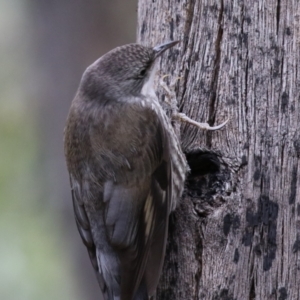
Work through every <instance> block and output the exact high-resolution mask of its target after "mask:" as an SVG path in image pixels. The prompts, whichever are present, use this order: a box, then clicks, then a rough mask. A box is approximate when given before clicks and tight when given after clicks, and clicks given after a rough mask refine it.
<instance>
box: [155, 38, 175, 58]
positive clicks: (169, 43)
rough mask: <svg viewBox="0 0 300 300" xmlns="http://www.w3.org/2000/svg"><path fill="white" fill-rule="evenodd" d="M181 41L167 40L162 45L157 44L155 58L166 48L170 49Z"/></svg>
mask: <svg viewBox="0 0 300 300" xmlns="http://www.w3.org/2000/svg"><path fill="white" fill-rule="evenodd" d="M179 42H180V41H173V42H167V43H164V44H161V45H157V46H155V47H154V48H153V50H154V52H155V59H156V58H157V57H159V56H161V55H162V54H163V53H164V52H165V51H166V50H168V49H169V48H171V47H173V46H175V45H176V44H178V43H179Z"/></svg>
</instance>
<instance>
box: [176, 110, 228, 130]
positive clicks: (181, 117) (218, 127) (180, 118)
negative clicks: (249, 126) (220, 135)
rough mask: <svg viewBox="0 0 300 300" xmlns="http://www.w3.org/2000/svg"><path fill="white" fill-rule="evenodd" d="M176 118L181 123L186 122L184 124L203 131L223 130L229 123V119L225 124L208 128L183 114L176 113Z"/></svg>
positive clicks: (207, 125)
mask: <svg viewBox="0 0 300 300" xmlns="http://www.w3.org/2000/svg"><path fill="white" fill-rule="evenodd" d="M177 118H178V119H179V120H180V121H183V122H186V123H189V124H192V125H194V126H197V127H198V128H200V129H204V130H218V129H221V128H223V127H224V126H225V125H226V124H227V123H228V121H229V119H227V120H226V121H225V122H223V123H222V124H220V125H217V126H210V125H209V124H208V123H199V122H196V121H194V120H193V119H191V118H189V117H188V116H187V115H186V114H183V113H178V114H177Z"/></svg>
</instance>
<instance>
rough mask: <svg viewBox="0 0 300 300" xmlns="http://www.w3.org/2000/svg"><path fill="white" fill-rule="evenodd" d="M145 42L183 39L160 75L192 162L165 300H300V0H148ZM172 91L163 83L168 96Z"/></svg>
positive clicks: (164, 281)
mask: <svg viewBox="0 0 300 300" xmlns="http://www.w3.org/2000/svg"><path fill="white" fill-rule="evenodd" d="M138 14H139V16H138V41H139V42H141V43H144V44H148V45H155V44H157V43H158V42H162V41H166V40H170V39H174V40H177V39H179V40H181V41H182V42H181V44H180V45H179V46H178V47H177V49H173V51H171V52H169V54H168V55H166V56H164V57H163V59H162V61H161V70H162V72H163V73H162V74H171V75H172V76H171V77H173V78H175V77H179V76H180V78H181V79H180V80H179V81H178V83H177V86H176V94H177V97H178V106H179V108H180V111H182V112H184V113H185V114H187V115H188V116H189V117H191V118H193V119H195V120H198V121H200V122H207V121H209V122H210V124H211V125H213V124H220V123H221V122H223V121H224V120H225V119H226V118H227V117H230V123H229V124H227V125H226V127H225V129H222V130H220V131H216V132H204V131H200V130H198V129H197V128H195V127H192V126H189V125H187V124H182V125H181V140H182V145H183V149H184V151H185V152H186V153H187V158H188V161H189V163H190V166H191V170H192V171H191V174H190V176H189V178H188V180H187V182H186V191H185V193H184V196H183V199H182V200H181V202H180V206H179V208H178V209H177V210H176V212H175V213H174V214H173V215H172V218H171V221H170V223H171V224H170V233H169V242H168V250H167V257H166V261H165V266H164V273H163V275H162V278H161V282H160V286H159V289H158V295H157V298H158V300H162V299H167V300H169V299H172V300H177V299H178V300H179V299H180V300H182V299H195V300H196V299H213V300H217V299H223V300H224V299H227V300H229V299H232V300H233V299H236V300H241V299H259V300H260V299H268V300H269V299H271V300H272V299H293V300H294V299H295V300H296V299H300V289H299V286H300V259H299V258H300V251H299V249H300V225H299V224H300V179H299V174H300V163H299V159H300V150H299V149H300V146H299V145H300V128H299V127H300V51H299V49H300V38H299V37H300V2H299V1H293V0H277V1H276V0H271V1H263V0H256V1H246V0H233V1H231V0H197V1H195V0H182V1H177V0H162V1H154V0H143V1H142V0H140V1H139V7H138ZM162 94H163V91H162V90H159V95H160V96H161V97H162Z"/></svg>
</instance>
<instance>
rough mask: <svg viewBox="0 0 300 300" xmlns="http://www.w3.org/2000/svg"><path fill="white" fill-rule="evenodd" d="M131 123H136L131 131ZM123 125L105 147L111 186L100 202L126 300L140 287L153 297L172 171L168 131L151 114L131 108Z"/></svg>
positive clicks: (105, 187) (107, 185) (106, 185)
mask: <svg viewBox="0 0 300 300" xmlns="http://www.w3.org/2000/svg"><path fill="white" fill-rule="evenodd" d="M120 113H122V112H120ZM131 120H134V121H135V122H134V123H133V125H132V126H131V124H132V121H131ZM122 124H123V125H122ZM122 124H118V122H117V121H113V126H112V130H113V132H111V136H116V137H117V138H116V140H113V141H112V142H111V144H110V145H107V146H106V148H108V149H111V152H112V153H111V154H110V155H108V156H107V158H106V159H105V162H106V170H108V169H110V168H111V169H112V173H113V174H114V176H113V178H114V180H112V179H111V180H107V181H105V183H104V185H103V201H104V203H105V213H104V223H105V225H106V232H107V236H108V239H109V241H110V243H111V245H112V247H113V249H114V250H115V251H116V252H117V253H119V258H120V261H121V295H122V297H121V298H122V299H124V300H125V299H132V297H133V296H134V294H135V293H139V292H140V291H139V290H138V289H139V287H140V286H142V285H144V286H146V287H147V290H148V292H149V293H152V292H153V288H154V287H156V284H157V282H158V277H159V274H160V272H161V268H162V264H163V259H164V254H165V245H166V237H167V228H168V215H169V210H170V201H171V185H172V180H171V176H172V172H171V168H172V166H171V161H170V153H169V151H170V149H169V141H168V138H169V137H168V135H167V132H166V128H165V127H166V126H164V123H163V121H162V120H161V119H160V117H159V116H158V115H157V113H156V112H155V111H154V110H152V109H150V108H149V109H148V110H147V109H145V108H142V109H140V107H139V106H137V107H133V106H132V105H131V106H130V108H129V110H125V111H123V120H122ZM124 124H125V125H126V126H125V127H126V128H125V129H124ZM137 124H138V125H137ZM100 131H101V130H100ZM121 135H122V136H121ZM99 136H101V132H99ZM102 139H103V137H102ZM120 139H121V142H120ZM122 141H126V142H122ZM95 143H96V145H99V143H100V141H99V143H98V142H97V141H95ZM102 143H103V142H102ZM132 147H133V148H134V149H132ZM96 149H97V148H95V150H96ZM130 149H132V150H133V151H132V152H134V154H131V151H130ZM118 153H121V155H120V156H119V155H118ZM124 153H126V155H125V154H124ZM124 155H125V157H124ZM102 159H103V156H102ZM109 159H112V162H111V165H110V164H109V163H107V162H108V161H109ZM123 160H125V161H126V162H124V163H123V165H124V166H122V164H121V163H120V162H121V161H123ZM117 162H119V163H120V164H119V165H118V164H117ZM149 262H150V263H151V266H149ZM148 270H149V271H148ZM150 273H151V274H150Z"/></svg>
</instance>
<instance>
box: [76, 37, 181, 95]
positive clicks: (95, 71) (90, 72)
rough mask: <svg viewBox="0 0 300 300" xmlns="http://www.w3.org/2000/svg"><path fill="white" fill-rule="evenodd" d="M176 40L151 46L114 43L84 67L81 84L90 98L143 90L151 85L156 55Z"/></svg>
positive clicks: (147, 90) (139, 92)
mask: <svg viewBox="0 0 300 300" xmlns="http://www.w3.org/2000/svg"><path fill="white" fill-rule="evenodd" d="M177 43H178V41H174V42H168V43H164V44H161V45H158V46H155V47H154V48H152V47H146V46H142V45H139V44H128V45H124V46H121V47H117V48H115V49H113V50H111V51H109V52H108V53H106V54H104V55H103V56H102V57H100V58H99V59H98V60H97V61H96V62H94V63H93V64H92V65H91V66H90V67H88V68H87V70H86V71H85V73H84V75H83V79H82V82H81V87H82V88H83V90H84V91H86V92H88V93H89V96H90V97H91V96H92V98H94V97H99V96H101V95H103V96H105V98H110V99H112V98H118V97H120V96H132V95H133V96H137V95H139V94H141V93H142V94H147V93H149V92H150V90H151V89H153V87H152V85H153V78H154V73H155V72H154V70H155V62H156V60H157V58H158V57H160V56H161V54H162V53H164V52H165V51H166V50H167V49H169V48H171V47H173V46H174V45H176V44H177ZM104 94H105V95H104Z"/></svg>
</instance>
